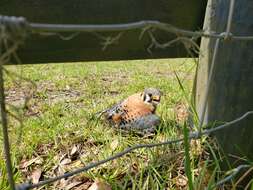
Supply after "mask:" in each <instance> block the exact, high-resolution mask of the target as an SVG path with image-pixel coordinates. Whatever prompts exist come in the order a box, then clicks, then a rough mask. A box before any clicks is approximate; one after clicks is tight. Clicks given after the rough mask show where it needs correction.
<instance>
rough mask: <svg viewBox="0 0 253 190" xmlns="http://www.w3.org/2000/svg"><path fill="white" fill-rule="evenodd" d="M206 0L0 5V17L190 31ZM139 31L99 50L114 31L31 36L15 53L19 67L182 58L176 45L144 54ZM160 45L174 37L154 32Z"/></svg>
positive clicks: (46, 0) (14, 1) (10, 0)
mask: <svg viewBox="0 0 253 190" xmlns="http://www.w3.org/2000/svg"><path fill="white" fill-rule="evenodd" d="M205 6H206V1H205V0H191V1H189V0H107V1H104V0H71V1H62V0H36V1H34V0H1V2H0V14H1V15H8V16H23V17H25V18H26V19H27V20H28V21H29V22H38V23H55V24H56V23H57V24H118V23H128V22H136V21H140V20H158V21H161V22H166V23H170V24H172V25H175V26H177V27H180V28H183V29H189V30H199V29H201V28H202V22H203V18H204V11H205ZM140 32H141V30H134V31H131V32H125V33H124V34H123V36H121V38H120V39H119V41H118V43H117V44H114V45H111V46H108V47H107V48H106V49H105V50H103V45H102V43H103V42H104V41H103V40H102V38H103V37H106V36H107V37H108V36H111V37H115V36H117V35H118V32H117V33H115V32H107V33H96V34H94V33H81V34H79V35H78V36H76V37H75V38H74V39H72V40H69V41H63V40H61V39H60V38H59V37H58V36H40V35H30V37H29V38H28V39H27V40H26V42H25V44H24V45H23V46H22V47H21V48H20V50H19V52H18V54H19V56H20V57H21V60H22V61H23V63H44V62H70V61H94V60H122V59H125V60H127V59H146V58H168V57H185V56H187V53H186V51H185V49H184V47H183V46H182V45H180V44H177V45H174V46H172V47H170V48H167V49H152V54H150V53H149V52H148V51H147V48H148V46H149V45H150V39H149V37H148V36H147V35H145V36H144V38H143V39H142V40H139V35H140ZM155 36H156V38H157V40H158V41H159V42H167V41H169V40H171V39H174V38H175V35H174V34H168V33H164V32H159V31H157V32H156V33H155Z"/></svg>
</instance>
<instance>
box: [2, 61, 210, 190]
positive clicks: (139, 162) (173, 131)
mask: <svg viewBox="0 0 253 190" xmlns="http://www.w3.org/2000/svg"><path fill="white" fill-rule="evenodd" d="M6 69H7V70H8V71H10V72H11V73H12V74H11V75H8V76H6V84H5V85H6V95H7V103H8V110H9V111H10V112H11V114H12V115H15V117H17V118H19V119H21V121H17V119H14V117H11V116H10V117H9V132H10V134H9V136H10V140H11V145H12V159H13V165H14V172H15V178H16V182H17V183H19V182H24V181H27V179H28V178H34V179H33V181H34V182H36V180H38V179H40V180H43V179H46V178H48V177H52V176H56V175H60V174H63V173H65V172H68V171H71V170H73V169H75V168H78V167H81V166H85V165H87V164H88V163H90V162H95V161H98V160H102V159H105V158H106V157H108V156H110V155H113V154H115V153H117V152H120V151H122V150H124V149H125V148H127V147H129V146H132V145H136V144H140V143H153V142H161V141H164V140H166V139H175V138H177V137H178V136H182V134H183V127H182V123H184V120H185V112H186V107H187V106H188V104H187V101H186V99H190V97H191V90H192V83H193V78H194V72H195V63H194V62H193V60H192V59H169V60H168V59H164V60H141V61H118V62H87V63H68V64H48V65H46V64H44V65H26V66H7V67H6ZM174 71H176V72H177V74H178V76H179V78H180V80H181V82H182V84H183V86H184V90H185V92H184V91H183V90H182V88H181V87H180V85H179V83H178V80H177V79H176V77H175V74H174ZM13 73H16V74H17V75H14V74H13ZM19 75H21V76H22V78H20V77H19ZM25 78H27V79H29V80H26V79H25ZM31 81H33V83H32V82H31ZM146 87H156V88H159V89H160V90H161V91H162V92H163V96H162V100H161V104H160V105H159V106H158V110H157V114H158V115H159V116H160V117H161V119H162V123H161V125H160V130H159V132H158V134H157V135H155V136H153V137H150V138H144V137H139V136H136V135H133V134H121V133H120V132H117V131H115V130H113V129H112V128H110V127H109V126H107V125H106V124H105V123H103V121H101V120H99V119H96V118H95V117H94V115H95V113H96V112H98V111H100V110H102V109H105V108H107V107H108V106H110V105H112V104H114V103H117V102H118V101H119V100H121V99H123V98H125V97H127V96H128V95H131V94H133V93H135V92H140V91H142V90H143V89H144V88H146ZM26 97H29V101H28V103H27V105H26V106H25V107H24V108H22V105H24V102H25V100H26V99H25V98H26ZM11 105H12V106H11ZM13 105H14V106H13ZM20 122H21V123H20ZM0 141H2V135H1V136H0ZM203 141H205V140H203V139H202V140H201V141H193V142H192V143H191V144H190V145H191V146H190V148H191V152H190V158H191V169H192V177H193V180H194V187H195V189H202V188H203V185H205V186H206V185H207V184H208V182H209V183H210V184H211V183H212V179H213V176H211V174H209V173H208V172H207V170H206V168H207V165H208V163H209V162H208V160H209V159H208V157H207V154H206V153H205V151H204V149H203V146H202V144H203ZM1 144H2V142H1ZM0 150H1V152H3V151H2V149H0ZM2 154H3V153H2ZM0 167H1V172H0V175H1V176H0V177H1V178H0V189H8V187H7V182H6V173H5V167H4V161H3V158H0ZM184 167H185V166H184V148H183V144H182V143H180V144H176V145H171V146H163V147H159V148H153V149H140V150H136V151H134V152H133V153H131V154H127V155H126V156H124V157H122V158H120V159H117V160H114V161H111V162H109V163H106V164H104V165H102V166H100V167H98V168H95V169H92V170H90V171H89V172H87V173H83V174H81V175H77V176H74V177H71V178H68V179H65V180H61V181H59V182H57V183H54V184H50V185H48V186H45V187H43V188H44V189H63V187H65V188H66V187H69V189H87V188H88V187H89V186H90V185H91V184H92V183H93V181H94V180H100V181H102V182H106V183H108V184H110V186H111V187H112V189H187V184H188V179H187V177H186V174H185V170H184ZM36 174H37V176H39V177H36ZM75 182H76V184H78V183H79V184H78V185H76V186H74V187H72V188H70V187H71V185H73V184H74V183H75Z"/></svg>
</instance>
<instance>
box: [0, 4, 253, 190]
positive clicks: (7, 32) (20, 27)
mask: <svg viewBox="0 0 253 190" xmlns="http://www.w3.org/2000/svg"><path fill="white" fill-rule="evenodd" d="M234 3H235V2H234V0H231V1H230V6H229V7H230V8H229V14H228V20H227V27H226V31H225V32H223V33H214V32H205V31H189V30H183V29H180V28H177V27H174V26H172V25H170V24H167V23H162V22H159V21H151V20H148V21H140V22H135V23H127V24H108V25H71V24H69V25H62V24H39V23H29V22H28V21H26V20H25V19H24V18H22V17H21V18H16V17H5V16H0V29H1V33H0V47H3V43H6V40H9V41H10V42H11V44H12V45H11V46H10V47H9V48H8V49H6V50H5V52H3V50H2V51H0V70H1V71H0V90H1V92H0V105H1V117H2V128H3V136H4V150H5V158H6V167H7V173H8V180H9V184H10V188H11V189H19V190H27V189H32V188H36V187H40V186H43V185H45V184H48V183H51V182H54V181H57V180H59V179H62V178H66V177H69V176H72V175H75V174H78V173H81V172H85V171H88V170H90V169H92V168H94V167H97V166H99V165H102V164H104V163H106V162H109V161H111V160H114V159H117V158H120V157H122V156H124V155H126V154H128V153H130V152H133V151H134V150H136V149H141V148H153V147H157V146H163V145H168V144H173V143H179V142H182V141H183V138H178V139H175V140H168V141H165V142H160V143H153V144H139V145H136V146H132V147H129V148H127V149H125V150H124V151H122V152H119V153H117V154H115V155H113V156H111V157H108V158H106V159H104V160H101V161H98V162H94V163H90V164H88V165H87V166H85V167H83V168H79V169H77V170H74V171H72V172H69V173H66V174H64V175H61V176H57V177H54V178H50V179H46V180H44V181H41V182H38V183H37V184H26V183H25V184H21V185H19V186H17V187H15V183H14V179H13V173H12V166H11V156H10V145H9V139H8V128H7V126H8V123H7V112H6V108H5V96H4V80H3V76H2V73H3V65H4V64H5V63H6V62H7V61H8V60H9V57H10V56H11V55H12V54H13V53H14V52H15V51H16V50H17V48H18V46H19V45H20V44H21V43H22V42H23V39H24V38H25V37H26V36H27V34H29V33H30V32H32V33H39V34H41V35H58V36H59V32H74V34H73V35H71V37H69V38H68V37H67V38H65V37H64V38H63V37H62V36H60V37H61V38H62V39H63V40H70V39H72V38H73V37H75V36H76V35H77V34H78V33H79V32H101V31H119V32H123V31H129V30H133V29H143V33H145V32H146V31H148V34H149V37H150V38H151V42H152V43H153V45H152V46H155V47H157V48H167V47H168V46H170V45H171V44H173V43H175V42H177V41H182V40H183V41H184V43H186V42H187V43H189V44H190V45H191V46H193V47H194V48H195V50H198V49H199V48H197V47H196V43H195V42H194V41H193V40H192V39H191V38H188V37H193V38H194V39H196V38H199V37H208V38H215V39H216V41H215V46H214V53H213V58H212V62H211V71H210V73H209V77H208V85H207V89H206V92H205V96H204V106H203V108H202V111H201V116H200V117H201V118H200V122H199V130H198V131H197V132H192V133H190V134H189V137H188V138H189V139H190V140H191V139H199V138H201V137H202V136H203V135H209V134H211V133H213V132H216V131H218V130H221V129H224V128H226V127H228V126H230V125H232V124H234V123H237V122H239V121H241V120H243V119H244V118H246V117H248V116H249V115H250V114H253V111H249V112H247V113H245V114H244V115H242V116H241V117H239V118H236V119H235V120H233V121H230V122H227V123H225V124H224V125H220V126H218V127H216V128H213V129H208V130H202V126H203V123H204V118H205V111H206V107H207V100H208V94H209V93H208V92H209V90H210V86H211V81H212V77H213V70H214V67H215V61H216V57H217V53H218V50H219V44H220V41H221V40H225V41H226V40H227V39H234V40H253V36H237V35H234V34H233V33H231V23H232V17H233V11H234ZM150 29H159V30H163V31H166V32H170V33H174V34H176V35H177V36H178V35H180V36H178V38H176V39H175V40H172V41H171V42H167V43H165V44H160V43H159V42H157V41H156V40H155V38H154V36H153V35H152V30H150ZM3 31H4V32H3ZM143 33H142V35H143ZM243 167H244V166H243ZM240 168H241V167H240ZM240 168H239V169H240ZM236 171H237V170H236ZM236 173H238V172H235V174H236ZM235 174H233V175H232V177H233V176H234V175H235ZM232 177H227V178H225V179H224V180H222V181H220V182H218V183H217V185H221V184H222V183H225V182H226V181H227V179H228V180H230V179H231V178H232Z"/></svg>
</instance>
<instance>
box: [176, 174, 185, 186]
mask: <svg viewBox="0 0 253 190" xmlns="http://www.w3.org/2000/svg"><path fill="white" fill-rule="evenodd" d="M175 183H176V184H177V186H179V187H185V186H186V185H187V183H188V179H187V177H185V176H183V175H179V176H177V177H176V179H175Z"/></svg>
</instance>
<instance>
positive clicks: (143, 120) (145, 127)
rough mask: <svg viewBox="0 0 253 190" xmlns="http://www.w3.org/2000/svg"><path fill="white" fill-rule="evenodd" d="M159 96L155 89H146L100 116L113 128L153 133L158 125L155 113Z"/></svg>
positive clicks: (101, 113)
mask: <svg viewBox="0 0 253 190" xmlns="http://www.w3.org/2000/svg"><path fill="white" fill-rule="evenodd" d="M161 95H162V93H161V91H160V90H159V89H157V88H146V89H144V91H143V92H139V93H135V94H133V95H131V96H129V97H127V98H126V99H124V100H122V101H120V102H119V103H117V104H115V105H113V106H112V107H110V108H108V109H106V110H103V111H102V112H100V115H104V118H105V120H106V121H107V122H108V123H109V124H110V125H111V126H114V127H115V128H119V129H125V130H138V131H143V132H145V133H146V132H154V131H155V127H156V126H158V125H159V124H160V118H159V117H158V116H157V115H156V113H155V112H156V108H157V106H158V104H159V103H160V100H161Z"/></svg>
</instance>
